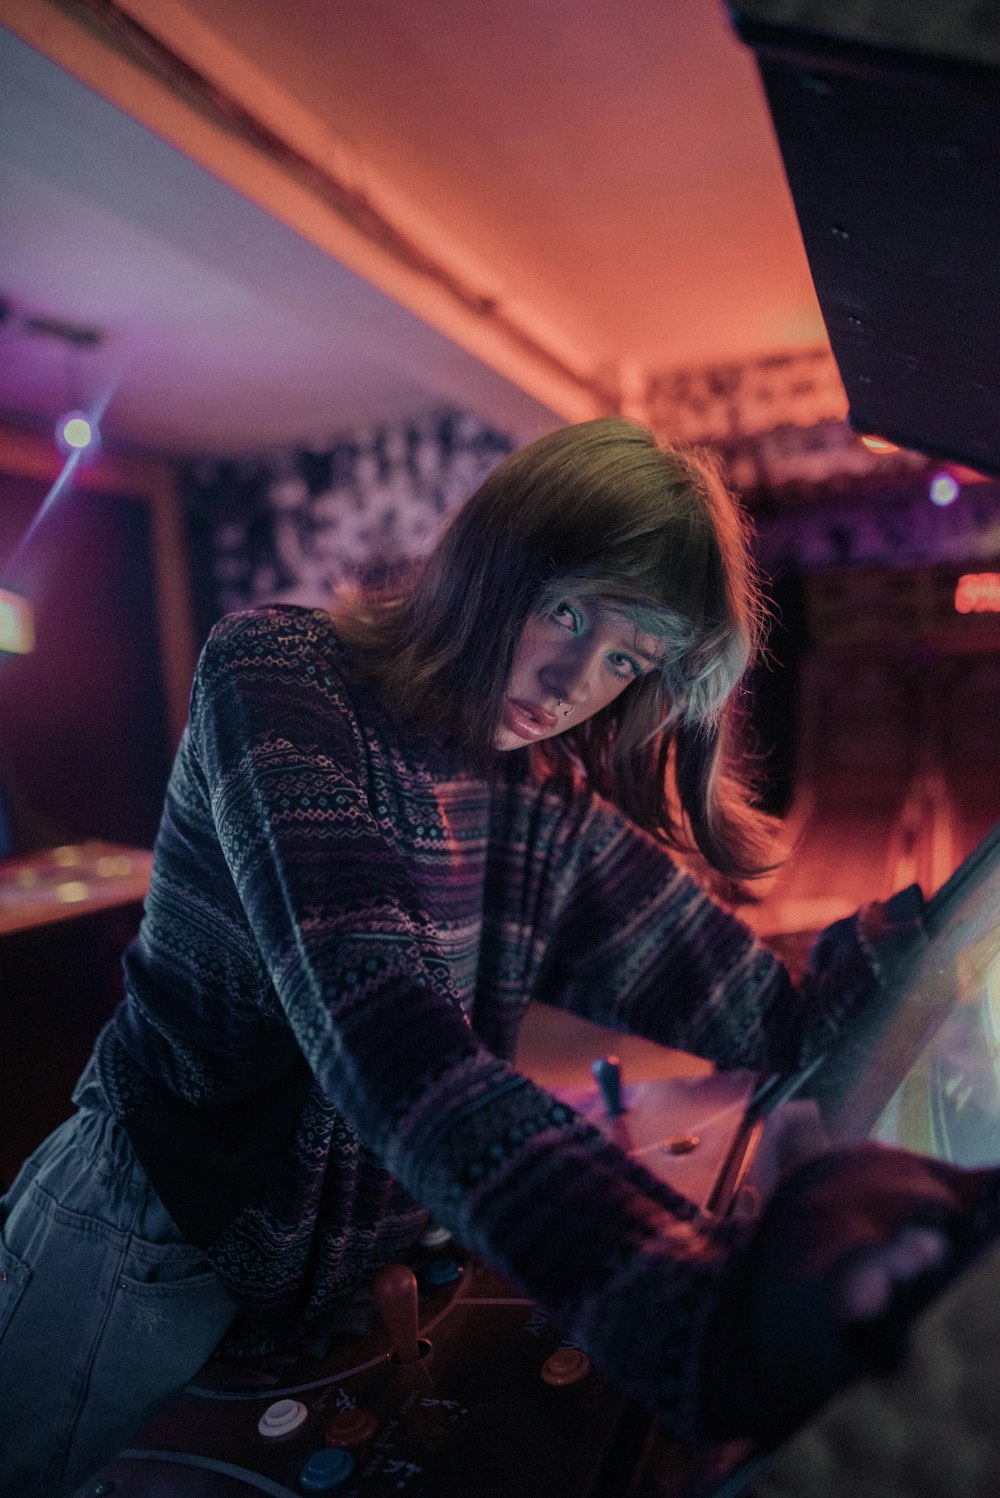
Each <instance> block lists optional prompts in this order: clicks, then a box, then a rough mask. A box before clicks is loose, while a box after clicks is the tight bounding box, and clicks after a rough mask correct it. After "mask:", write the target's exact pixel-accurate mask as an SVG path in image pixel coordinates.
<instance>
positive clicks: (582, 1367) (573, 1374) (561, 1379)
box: [542, 1347, 590, 1389]
mask: <svg viewBox="0 0 1000 1498" xmlns="http://www.w3.org/2000/svg"><path fill="white" fill-rule="evenodd" d="M589 1372H590V1359H589V1358H588V1356H587V1354H586V1353H585V1352H581V1351H580V1349H579V1347H560V1348H558V1349H557V1351H556V1352H554V1353H552V1355H551V1356H550V1357H547V1358H546V1359H545V1362H544V1363H543V1364H542V1380H543V1382H544V1383H547V1384H551V1385H552V1387H553V1388H556V1389H565V1388H569V1387H570V1385H572V1384H579V1383H582V1382H583V1380H584V1379H585V1378H586V1377H587V1374H588V1373H589Z"/></svg>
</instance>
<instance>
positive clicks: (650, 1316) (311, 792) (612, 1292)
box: [191, 630, 736, 1431]
mask: <svg viewBox="0 0 1000 1498" xmlns="http://www.w3.org/2000/svg"><path fill="white" fill-rule="evenodd" d="M191 727H192V734H193V740H194V743H195V746H196V752H197V753H198V755H199V757H200V761H201V764H202V767H203V771H204V775H205V779H206V783H207V786H208V789H209V792H210V797H211V806H212V815H213V818H214V822H215V826H216V830H217V835H218V838H219V841H220V844H221V847H222V849H223V852H224V855H225V858H226V861H227V864H228V867H229V870H230V873H231V876H232V879H233V882H234V885H235V888H236V891H237V893H238V895H239V898H240V900H241V902H242V904H243V906H244V908H245V910H246V913H247V916H248V919H249V922H250V925H251V928H252V930H253V932H254V935H255V937H256V940H257V942H258V943H259V946H260V950H261V953H262V956H263V960H264V962H265V964H266V967H267V969H268V971H269V973H270V976H271V979H272V981H273V984H274V988H275V991H276V993H277V996H278V999H279V1001H280V1004H281V1006H282V1008H283V1010H284V1012H285V1014H286V1015H287V1019H288V1023H289V1024H290V1026H291V1027H292V1030H293V1032H294V1034H295V1037H296V1039H297V1041H298V1044H299V1046H300V1047H301V1049H302V1051H303V1053H304V1055H305V1057H306V1059H307V1061H308V1063H309V1065H310V1067H311V1068H312V1070H313V1072H314V1074H315V1076H316V1077H317V1079H318V1080H319V1082H320V1083H321V1085H322V1087H323V1088H324V1090H325V1091H326V1093H327V1095H328V1096H329V1097H330V1098H331V1100H332V1101H333V1102H334V1104H335V1105H336V1107H337V1108H338V1109H339V1110H340V1111H341V1112H342V1114H343V1116H344V1117H345V1119H346V1120H347V1122H348V1123H349V1124H350V1125H351V1127H352V1128H353V1129H354V1130H355V1132H356V1133H357V1134H358V1136H359V1137H360V1139H361V1140H362V1141H363V1143H364V1144H366V1145H367V1146H368V1147H369V1148H370V1149H371V1150H373V1151H374V1152H375V1153H376V1154H377V1155H378V1157H379V1158H380V1159H381V1160H382V1161H383V1163H384V1164H385V1165H386V1167H387V1168H388V1169H389V1170H390V1171H391V1172H392V1174H393V1175H394V1176H395V1177H396V1179H397V1180H398V1181H399V1182H400V1183H401V1184H402V1185H403V1187H404V1188H405V1189H406V1190H407V1191H408V1192H409V1193H410V1194H411V1195H412V1196H413V1197H414V1198H415V1199H416V1200H418V1201H419V1202H421V1203H422V1204H423V1205H424V1206H425V1207H427V1208H428V1209H429V1210H430V1211H431V1212H432V1213H433V1214H434V1215H435V1216H436V1217H437V1218H438V1219H439V1220H440V1221H441V1222H443V1223H444V1224H446V1225H447V1226H448V1227H449V1228H450V1229H451V1230H452V1231H453V1232H454V1233H455V1234H456V1235H457V1236H458V1238H459V1239H460V1240H461V1241H462V1242H463V1243H464V1244H465V1245H466V1246H467V1247H468V1248H470V1249H471V1250H472V1251H474V1252H476V1253H478V1254H480V1255H481V1256H482V1257H483V1258H484V1259H486V1260H487V1261H488V1262H490V1263H492V1264H493V1265H494V1266H495V1267H496V1268H497V1269H499V1270H500V1271H501V1272H503V1273H505V1274H506V1275H508V1276H510V1277H511V1278H512V1279H513V1280H514V1281H515V1282H516V1283H518V1284H520V1285H521V1286H523V1288H524V1289H525V1290H526V1291H527V1292H528V1293H529V1294H530V1295H531V1296H532V1297H533V1298H534V1299H535V1300H537V1301H538V1302H539V1304H540V1305H541V1306H542V1307H543V1308H544V1309H545V1310H546V1311H547V1312H548V1313H549V1314H550V1315H551V1316H552V1317H553V1318H554V1319H555V1320H556V1322H557V1324H559V1326H560V1327H561V1328H562V1329H563V1331H564V1332H565V1334H566V1335H567V1336H569V1337H571V1338H573V1339H574V1340H575V1341H577V1342H579V1343H580V1345H582V1346H583V1347H585V1348H587V1350H588V1351H589V1352H590V1353H591V1355H592V1356H594V1357H595V1359H596V1360H597V1361H598V1362H599V1364H600V1365H601V1366H602V1367H603V1368H604V1369H605V1371H606V1372H607V1373H608V1375H609V1376H610V1377H611V1378H612V1379H613V1380H614V1381H615V1382H617V1383H618V1384H619V1385H620V1386H622V1387H623V1388H625V1389H626V1390H628V1391H629V1392H631V1393H632V1394H634V1395H635V1396H637V1397H638V1398H640V1399H641V1400H642V1401H643V1402H644V1403H645V1404H646V1406H647V1407H648V1408H649V1409H650V1411H651V1412H652V1413H653V1414H654V1415H655V1416H656V1417H657V1418H658V1419H659V1420H660V1421H661V1422H662V1423H663V1424H664V1425H666V1426H668V1427H672V1428H674V1429H679V1430H681V1431H683V1430H684V1428H685V1427H686V1426H687V1425H688V1424H689V1421H690V1414H691V1409H690V1401H691V1398H692V1395H691V1390H692V1389H694V1388H695V1387H697V1385H698V1382H699V1378H698V1371H699V1356H700V1353H699V1349H700V1346H701V1341H702V1337H703V1335H704V1331H705V1326H706V1323H707V1319H708V1317H709V1315H710V1311H711V1306H712V1304H713V1302H714V1294H715V1285H716V1283H717V1281H718V1279H719V1277H720V1275H721V1273H722V1271H723V1269H724V1267H725V1264H726V1262H727V1261H728V1258H729V1254H730V1251H731V1248H732V1246H733V1242H734V1241H735V1233H736V1230H735V1229H731V1228H727V1227H723V1226H721V1225H719V1224H718V1223H715V1222H713V1221H712V1220H710V1219H708V1218H706V1217H704V1216H702V1215H701V1214H699V1212H698V1210H697V1209H696V1208H695V1207H693V1206H692V1205H691V1204H690V1203H688V1202H687V1201H685V1200H684V1199H683V1198H681V1197H679V1196H676V1195H675V1194H674V1193H673V1192H671V1191H670V1190H669V1189H668V1188H667V1187H665V1186H664V1185H662V1184H661V1183H660V1182H658V1181H657V1180H656V1179H655V1178H654V1177H652V1176H651V1175H649V1174H648V1173H647V1172H646V1171H645V1170H643V1169H642V1167H641V1166H639V1165H636V1164H634V1163H633V1162H631V1161H630V1160H629V1159H628V1158H627V1157H626V1156H624V1155H623V1154H622V1153H621V1152H620V1151H618V1150H617V1149H616V1148H615V1147H614V1146H613V1145H611V1144H609V1143H608V1142H607V1141H605V1140H604V1138H603V1137H602V1136H601V1134H600V1133H599V1132H597V1131H596V1130H594V1129H592V1128H591V1127H590V1126H588V1125H586V1124H584V1123H583V1121H582V1120H581V1119H580V1118H579V1117H578V1116H577V1115H575V1114H574V1113H573V1112H572V1110H571V1109H569V1108H567V1107H566V1106H565V1105H564V1104H562V1103H561V1102H559V1101H558V1100H557V1099H555V1098H554V1097H553V1096H552V1095H551V1094H549V1093H547V1092H546V1091H545V1090H544V1089H542V1088H539V1087H537V1086H536V1085H534V1084H533V1083H531V1082H530V1081H529V1080H528V1079H526V1078H525V1077H523V1076H521V1075H519V1074H518V1073H517V1072H515V1071H514V1070H513V1069H512V1068H511V1067H510V1066H509V1065H508V1064H507V1063H505V1062H503V1061H501V1060H500V1059H498V1058H497V1057H496V1056H495V1055H493V1054H492V1053H491V1052H490V1051H489V1050H487V1049H486V1047H485V1046H484V1045H483V1044H482V1043H481V1041H479V1040H478V1038H477V1037H476V1035H475V1034H474V1032H473V1030H472V1028H471V1027H470V1025H469V1023H468V1021H467V1019H466V1016H465V1014H464V1012H463V1010H462V1008H461V1005H460V1004H459V1003H458V1002H457V999H456V996H455V994H454V993H453V992H452V991H451V989H450V987H449V982H448V978H447V968H446V964H445V963H444V962H443V961H442V960H441V954H440V951H439V946H438V941H437V936H436V932H435V928H434V922H433V920H432V918H431V916H430V915H429V913H428V911H427V910H425V909H424V908H422V906H421V903H420V900H419V899H418V898H417V895H416V893H415V888H414V883H413V881H412V879H411V878H410V877H409V876H408V871H407V868H406V866H405V863H404V861H403V860H401V858H400V857H399V856H398V854H396V853H395V852H394V851H393V847H392V844H391V841H390V840H389V839H388V838H387V837H386V835H385V832H384V829H383V828H382V827H381V826H380V822H379V817H378V811H379V807H378V805H377V798H375V797H374V796H373V793H372V786H371V784H370V783H369V777H368V772H367V769H366V763H367V762H366V752H365V736H364V730H363V727H362V726H361V725H360V724H359V723H358V721H357V719H356V718H355V717H354V716H353V714H352V712H351V710H350V704H349V701H348V699H347V697H346V695H345V691H344V687H343V683H342V682H339V683H338V681H337V680H336V679H335V678H332V677H331V676H330V674H329V661H328V659H326V658H325V657H324V656H323V655H322V654H321V653H320V652H316V653H315V656H314V657H313V658H310V653H309V651H308V649H296V650H295V651H291V650H285V651H282V652H273V651H272V652H267V651H265V650H264V649H262V648H261V647H260V646H258V647H257V648H256V649H255V650H251V649H250V648H248V643H247V641H246V640H244V639H241V636H240V632H239V630H236V631H231V632H230V633H229V634H228V635H225V636H224V637H222V638H218V639H216V640H215V641H214V642H212V643H210V645H209V647H208V649H207V652H206V654H205V656H204V657H203V666H202V669H201V670H200V672H199V677H198V680H197V683H196V688H195V695H194V699H193V706H192V718H191ZM598 1204H599V1207H598ZM595 1208H596V1210H595Z"/></svg>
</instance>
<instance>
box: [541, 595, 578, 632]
mask: <svg viewBox="0 0 1000 1498" xmlns="http://www.w3.org/2000/svg"><path fill="white" fill-rule="evenodd" d="M549 617H550V618H551V619H552V620H553V621H554V623H556V624H561V625H562V627H563V628H564V629H569V630H572V631H573V633H574V634H578V633H579V631H580V630H581V629H582V628H583V615H582V614H581V613H580V610H579V609H575V608H574V607H573V605H572V604H571V603H566V602H563V603H558V604H556V606H555V608H554V609H553V610H552V613H551V615H550V616H549Z"/></svg>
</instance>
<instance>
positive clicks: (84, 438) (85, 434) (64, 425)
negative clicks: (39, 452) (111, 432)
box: [56, 411, 97, 452]
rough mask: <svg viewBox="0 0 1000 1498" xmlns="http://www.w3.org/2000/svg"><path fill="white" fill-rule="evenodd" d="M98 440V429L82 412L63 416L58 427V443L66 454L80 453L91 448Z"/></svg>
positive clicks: (71, 412) (72, 412)
mask: <svg viewBox="0 0 1000 1498" xmlns="http://www.w3.org/2000/svg"><path fill="white" fill-rule="evenodd" d="M96 439H97V428H96V427H95V426H92V425H91V423H90V422H89V421H88V420H87V418H86V416H84V414H83V412H82V411H70V412H69V414H68V415H66V416H61V417H60V418H59V421H58V423H57V425H56V441H57V442H58V443H59V446H60V447H61V448H62V449H63V451H64V452H73V451H76V452H80V451H82V450H83V448H85V447H90V446H92V445H93V443H94V442H95V441H96Z"/></svg>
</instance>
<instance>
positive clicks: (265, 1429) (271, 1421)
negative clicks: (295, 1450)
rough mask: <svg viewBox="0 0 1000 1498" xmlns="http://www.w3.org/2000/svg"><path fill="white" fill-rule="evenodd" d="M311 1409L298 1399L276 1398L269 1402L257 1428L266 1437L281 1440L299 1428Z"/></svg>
mask: <svg viewBox="0 0 1000 1498" xmlns="http://www.w3.org/2000/svg"><path fill="white" fill-rule="evenodd" d="M308 1414H309V1411H308V1410H307V1409H306V1407H305V1405H304V1404H303V1403H302V1402H301V1400H298V1399H276V1400H275V1402H274V1404H269V1405H268V1407H267V1409H266V1410H265V1411H264V1413H263V1414H262V1415H261V1417H260V1419H259V1420H258V1422H257V1429H258V1431H259V1432H260V1434H261V1435H262V1436H264V1437H265V1439H267V1440H269V1441H280V1440H282V1439H283V1437H285V1436H290V1435H291V1434H292V1431H294V1430H298V1428H299V1426H300V1425H301V1424H302V1422H303V1421H304V1420H305V1418H306V1416H307V1415H308Z"/></svg>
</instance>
